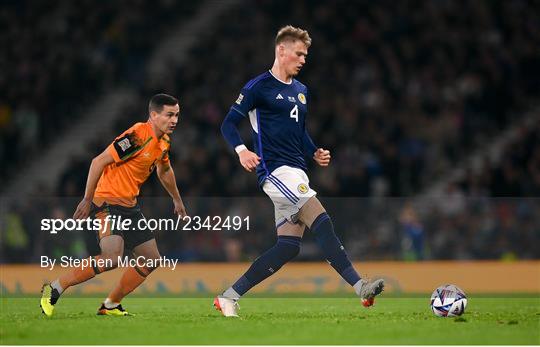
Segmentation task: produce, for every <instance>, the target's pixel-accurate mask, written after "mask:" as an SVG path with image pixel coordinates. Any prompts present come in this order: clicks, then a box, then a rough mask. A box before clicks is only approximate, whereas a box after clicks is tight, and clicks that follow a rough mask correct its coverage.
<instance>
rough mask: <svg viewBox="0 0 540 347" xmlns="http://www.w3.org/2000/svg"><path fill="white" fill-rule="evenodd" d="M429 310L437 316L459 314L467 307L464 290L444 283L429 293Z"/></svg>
mask: <svg viewBox="0 0 540 347" xmlns="http://www.w3.org/2000/svg"><path fill="white" fill-rule="evenodd" d="M430 305H431V310H432V311H433V313H435V315H436V316H439V317H455V316H461V315H462V314H463V313H464V312H465V308H466V307H467V296H466V295H465V292H464V291H463V290H461V289H460V288H459V287H457V286H455V285H453V284H445V285H443V286H440V287H439V288H437V289H435V291H434V292H433V294H431V303H430Z"/></svg>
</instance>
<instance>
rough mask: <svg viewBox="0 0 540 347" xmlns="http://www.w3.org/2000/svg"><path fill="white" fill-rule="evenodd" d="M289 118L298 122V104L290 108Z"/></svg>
mask: <svg viewBox="0 0 540 347" xmlns="http://www.w3.org/2000/svg"><path fill="white" fill-rule="evenodd" d="M291 118H294V119H295V120H296V123H298V105H294V107H293V109H292V110H291Z"/></svg>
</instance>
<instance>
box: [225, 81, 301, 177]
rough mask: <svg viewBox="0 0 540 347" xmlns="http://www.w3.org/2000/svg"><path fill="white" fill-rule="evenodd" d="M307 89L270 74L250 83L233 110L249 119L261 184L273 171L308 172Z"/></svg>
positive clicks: (295, 82)
mask: <svg viewBox="0 0 540 347" xmlns="http://www.w3.org/2000/svg"><path fill="white" fill-rule="evenodd" d="M307 97H308V94H307V88H306V86H305V85H303V84H302V83H300V82H298V81H297V80H295V79H293V80H292V81H291V83H289V84H287V83H284V82H282V81H280V80H278V79H277V78H276V77H274V75H272V73H271V72H269V71H267V72H265V73H263V74H261V75H259V76H257V77H255V78H254V79H252V80H251V81H249V82H248V83H247V84H246V85H245V86H244V88H242V91H241V92H240V95H239V96H238V99H237V100H236V102H235V103H234V105H233V106H232V109H234V110H236V111H237V112H239V113H241V114H242V115H243V116H244V117H248V118H249V121H250V123H251V128H252V135H253V143H254V147H255V152H256V153H257V154H258V155H259V157H261V163H260V164H259V165H258V166H257V176H258V179H259V184H262V182H263V181H264V179H265V178H266V176H268V175H269V174H270V173H271V172H272V171H273V170H274V169H276V168H278V167H280V166H283V165H287V166H292V167H296V168H300V169H302V170H304V171H306V161H305V158H304V133H305V121H306V113H307Z"/></svg>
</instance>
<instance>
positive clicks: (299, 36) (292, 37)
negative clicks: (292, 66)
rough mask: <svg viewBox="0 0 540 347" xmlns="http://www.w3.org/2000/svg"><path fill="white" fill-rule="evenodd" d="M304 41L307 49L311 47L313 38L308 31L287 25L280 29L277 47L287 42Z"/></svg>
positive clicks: (277, 36)
mask: <svg viewBox="0 0 540 347" xmlns="http://www.w3.org/2000/svg"><path fill="white" fill-rule="evenodd" d="M296 40H300V41H302V42H303V43H304V44H305V45H306V47H308V48H309V46H311V37H309V33H308V32H307V30H304V29H300V28H296V27H293V26H292V25H286V26H284V27H283V28H281V29H279V31H278V33H277V35H276V46H277V45H279V44H280V43H282V42H285V41H293V42H294V41H296Z"/></svg>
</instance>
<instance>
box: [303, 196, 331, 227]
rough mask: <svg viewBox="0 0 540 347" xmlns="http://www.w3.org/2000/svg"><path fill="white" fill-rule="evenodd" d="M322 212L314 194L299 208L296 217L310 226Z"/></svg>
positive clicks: (322, 209)
mask: <svg viewBox="0 0 540 347" xmlns="http://www.w3.org/2000/svg"><path fill="white" fill-rule="evenodd" d="M323 213H326V210H325V209H324V207H323V205H322V204H321V202H320V201H319V199H317V197H316V196H312V197H311V198H309V200H308V201H307V202H306V203H305V204H304V206H302V208H301V209H300V212H299V214H298V219H299V220H300V221H301V222H302V223H304V224H305V225H307V226H308V228H311V225H312V224H313V222H314V221H315V220H316V219H317V217H318V216H320V215H321V214H323Z"/></svg>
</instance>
